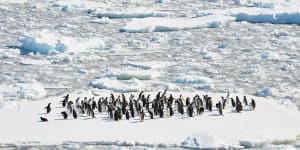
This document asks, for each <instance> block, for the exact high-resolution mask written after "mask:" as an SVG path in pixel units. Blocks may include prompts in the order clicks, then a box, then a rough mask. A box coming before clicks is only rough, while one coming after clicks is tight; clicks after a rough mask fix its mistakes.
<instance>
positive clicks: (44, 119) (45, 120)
mask: <svg viewBox="0 0 300 150" xmlns="http://www.w3.org/2000/svg"><path fill="white" fill-rule="evenodd" d="M40 118H41V122H47V121H48V119H47V118H44V117H40Z"/></svg>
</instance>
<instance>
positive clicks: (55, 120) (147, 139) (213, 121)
mask: <svg viewBox="0 0 300 150" xmlns="http://www.w3.org/2000/svg"><path fill="white" fill-rule="evenodd" d="M115 81H117V83H119V82H118V80H116V79H114V81H113V82H111V81H110V80H109V81H108V83H109V85H112V84H111V83H114V82H115ZM122 86H124V85H122ZM126 87H128V86H126ZM98 94H100V96H109V94H110V93H109V92H106V93H98ZM129 94H130V93H125V95H126V97H127V99H128V96H129ZM133 94H134V95H135V96H137V95H138V93H133ZM145 94H146V95H148V94H151V99H152V98H154V97H155V94H156V93H147V92H146V93H145ZM168 94H169V93H167V95H168ZM180 94H182V95H183V97H187V96H189V97H192V96H194V95H196V94H198V95H204V94H208V95H209V96H212V100H213V101H214V104H215V103H216V102H217V101H218V100H219V99H220V96H225V95H226V94H224V93H206V92H201V91H197V92H194V93H186V92H180V93H175V92H174V93H172V95H173V96H174V98H178V97H179V95H180ZM114 95H115V96H118V95H119V93H114ZM86 96H87V97H92V96H95V95H92V94H91V93H90V91H86V92H84V93H80V94H76V93H71V94H70V98H69V99H70V100H75V99H76V98H77V97H81V98H83V97H86ZM230 96H231V97H235V96H239V97H242V96H243V94H233V93H231V95H230ZM247 97H248V98H249V99H252V98H253V99H255V100H256V104H257V107H256V109H255V110H254V111H246V110H248V106H244V111H242V113H236V112H235V111H234V108H232V107H231V106H230V105H227V106H226V108H225V109H224V110H223V113H224V116H219V115H218V112H217V110H216V109H213V111H211V112H210V111H205V112H204V113H203V114H202V115H201V116H194V117H187V116H186V115H178V114H177V111H176V110H175V113H176V115H174V116H172V117H165V118H158V117H157V116H156V117H155V119H153V120H152V119H148V118H149V116H147V115H146V119H145V120H144V122H139V121H138V117H136V118H131V119H130V120H126V119H124V118H123V119H122V120H120V121H118V122H116V121H110V120H109V119H108V115H107V113H102V114H99V113H98V112H97V111H95V112H96V117H97V118H95V119H89V118H88V117H87V116H81V115H79V117H78V119H77V120H74V119H71V118H72V117H71V116H70V118H69V119H67V120H61V119H62V116H61V115H60V112H61V111H65V108H61V107H59V106H61V103H60V102H59V101H60V100H61V99H62V96H57V97H50V98H47V99H44V100H40V101H34V102H26V101H24V102H17V103H18V105H12V106H10V107H5V108H2V109H0V118H1V119H2V121H1V128H0V133H1V134H0V141H1V144H10V143H14V144H16V145H18V144H22V143H25V144H26V143H32V141H37V142H35V143H36V144H39V143H40V144H43V143H45V144H58V143H70V144H69V145H70V146H72V145H73V144H72V143H74V144H75V145H73V146H75V147H76V143H77V144H84V143H91V144H93V143H94V144H103V145H104V144H106V145H107V144H110V145H132V146H138V145H143V146H151V147H152V146H180V147H188V148H200V149H202V148H203V149H204V148H214V149H215V148H224V149H230V148H231V149H234V148H236V147H237V148H238V146H240V148H243V146H242V145H244V146H259V145H265V144H268V143H272V142H277V143H278V142H285V141H293V140H295V139H296V136H297V135H299V133H300V128H299V125H300V119H299V117H298V116H299V113H300V112H299V111H297V110H290V109H287V108H285V107H283V106H282V105H280V104H278V103H277V101H275V100H272V99H268V100H266V99H265V98H262V97H253V96H249V95H247ZM95 99H98V97H95ZM49 102H51V103H52V104H53V109H52V112H51V113H50V114H45V115H42V116H43V117H46V118H48V120H49V122H39V117H40V116H39V115H37V114H40V113H43V112H45V110H44V106H46V105H47V104H48V103H49ZM7 114H9V117H7ZM12 118H13V119H12ZM20 125H22V128H20ZM186 125H188V126H186ZM62 126H67V127H68V128H62ZM153 127H159V128H155V130H151V129H152V128H153ZM82 129H85V130H82ZM74 131H76V132H74ZM95 131H97V132H95ZM133 131H134V132H133ZM99 133H101V134H99ZM240 144H241V145H240ZM276 147H278V146H276ZM175 148H176V147H175ZM175 148H174V149H175ZM266 148H267V149H268V148H272V147H269V146H268V147H266Z"/></svg>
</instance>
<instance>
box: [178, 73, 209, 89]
mask: <svg viewBox="0 0 300 150" xmlns="http://www.w3.org/2000/svg"><path fill="white" fill-rule="evenodd" d="M175 83H184V84H186V83H187V84H197V85H199V88H200V89H210V88H213V87H214V84H213V83H212V79H210V78H208V77H203V76H197V75H184V74H182V75H179V77H177V78H176V79H175Z"/></svg>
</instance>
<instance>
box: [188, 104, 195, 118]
mask: <svg viewBox="0 0 300 150" xmlns="http://www.w3.org/2000/svg"><path fill="white" fill-rule="evenodd" d="M193 112H194V110H193V105H191V104H189V106H188V108H187V113H188V115H189V117H193Z"/></svg>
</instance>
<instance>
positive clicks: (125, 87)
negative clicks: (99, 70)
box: [90, 77, 145, 92]
mask: <svg viewBox="0 0 300 150" xmlns="http://www.w3.org/2000/svg"><path fill="white" fill-rule="evenodd" d="M90 85H91V86H93V87H94V88H98V89H106V90H111V91H116V92H137V91H139V90H140V89H143V88H144V86H145V85H144V84H143V83H142V82H141V81H139V80H138V79H136V78H131V79H129V80H118V79H117V78H116V77H110V78H108V77H104V78H100V79H95V80H93V81H92V82H91V83H90Z"/></svg>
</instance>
